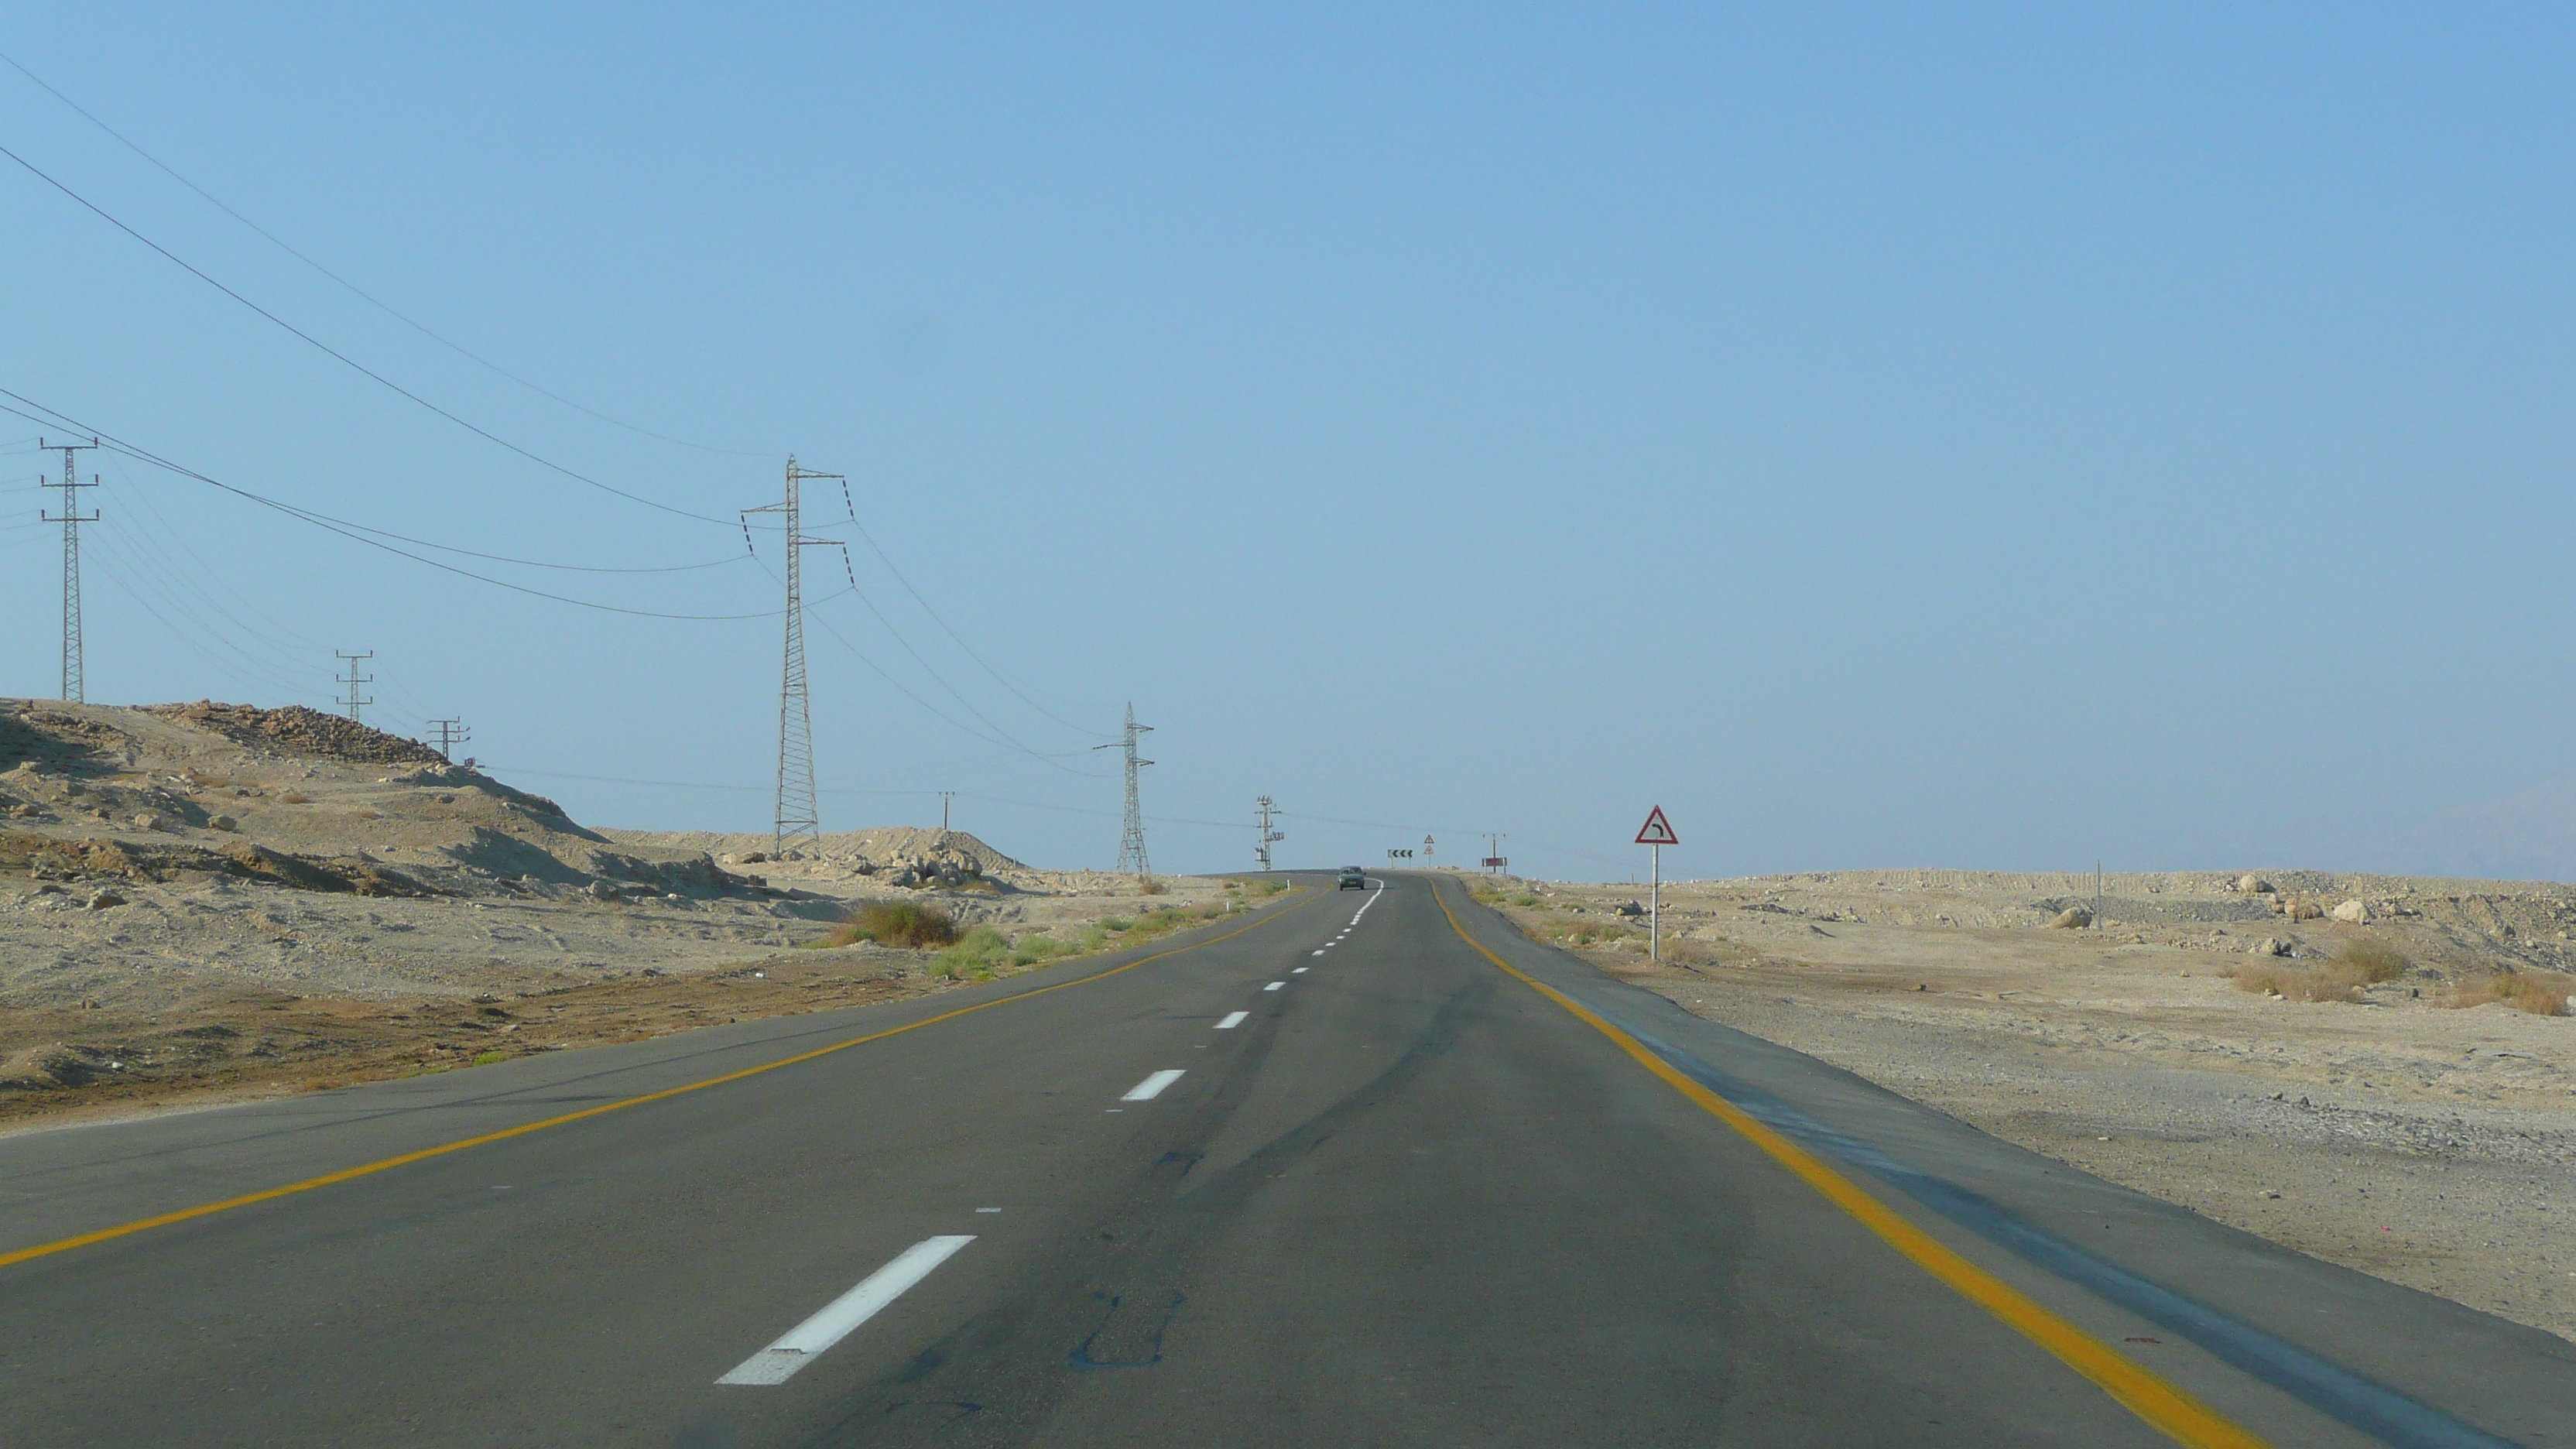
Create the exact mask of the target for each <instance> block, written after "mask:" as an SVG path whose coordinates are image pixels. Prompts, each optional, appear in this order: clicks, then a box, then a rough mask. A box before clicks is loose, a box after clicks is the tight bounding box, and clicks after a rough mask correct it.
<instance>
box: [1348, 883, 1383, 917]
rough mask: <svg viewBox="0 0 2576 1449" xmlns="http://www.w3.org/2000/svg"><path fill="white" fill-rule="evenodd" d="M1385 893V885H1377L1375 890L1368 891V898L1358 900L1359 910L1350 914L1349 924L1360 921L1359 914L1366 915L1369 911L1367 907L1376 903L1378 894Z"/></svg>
mask: <svg viewBox="0 0 2576 1449" xmlns="http://www.w3.org/2000/svg"><path fill="white" fill-rule="evenodd" d="M1385 894H1386V887H1385V886H1379V887H1378V888H1377V889H1376V890H1373V891H1370V892H1369V893H1368V899H1367V900H1364V901H1362V902H1360V908H1359V910H1357V911H1356V912H1354V913H1353V914H1352V916H1351V924H1352V925H1354V926H1356V925H1358V924H1359V923H1360V917H1361V916H1365V915H1367V914H1368V913H1369V907H1371V906H1373V905H1376V904H1377V898H1378V897H1379V896H1382V895H1385Z"/></svg>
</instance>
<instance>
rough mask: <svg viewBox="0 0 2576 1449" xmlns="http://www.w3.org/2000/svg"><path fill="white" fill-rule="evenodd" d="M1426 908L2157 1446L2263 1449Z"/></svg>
mask: <svg viewBox="0 0 2576 1449" xmlns="http://www.w3.org/2000/svg"><path fill="white" fill-rule="evenodd" d="M1655 813H1656V815H1657V816H1661V815H1662V814H1663V812H1662V811H1661V810H1657V811H1656V812H1655ZM1649 823H1651V822H1649ZM1666 829H1667V830H1669V829H1670V827H1669V826H1667V827H1666ZM1431 898H1432V899H1433V900H1434V901H1437V902H1438V903H1439V905H1440V914H1442V915H1444V916H1447V917H1448V918H1449V929H1451V930H1453V931H1455V932H1457V933H1458V939H1459V940H1462V941H1464V942H1466V943H1467V944H1468V945H1469V946H1472V947H1474V948H1475V950H1476V953H1477V954H1478V955H1480V956H1483V957H1484V958H1485V959H1486V960H1488V961H1491V962H1493V963H1494V965H1495V966H1496V967H1498V968H1499V969H1500V970H1501V971H1502V972H1503V973H1504V974H1505V975H1507V976H1510V977H1512V978H1513V979H1514V980H1517V981H1519V982H1520V983H1521V984H1522V985H1524V986H1527V987H1529V988H1530V989H1531V990H1533V991H1535V992H1537V993H1538V994H1540V995H1541V996H1544V997H1546V998H1547V999H1548V1000H1550V1001H1553V1002H1555V1003H1556V1004H1557V1005H1559V1006H1561V1007H1564V1008H1565V1009H1566V1010H1567V1011H1568V1012H1570V1013H1572V1014H1573V1016H1574V1018H1575V1019H1576V1020H1577V1021H1580V1022H1582V1023H1583V1024H1584V1025H1586V1026H1588V1027H1591V1028H1592V1029H1593V1030H1594V1031H1597V1032H1599V1033H1601V1034H1602V1035H1603V1036H1605V1037H1608V1038H1609V1039H1610V1040H1611V1042H1612V1043H1614V1044H1615V1045H1617V1046H1618V1048H1619V1049H1620V1050H1621V1051H1623V1052H1626V1053H1627V1054H1628V1055H1629V1056H1630V1057H1631V1058H1633V1059H1634V1060H1635V1061H1636V1063H1637V1064H1638V1065H1639V1066H1642V1067H1644V1068H1645V1069H1646V1070H1647V1071H1649V1072H1652V1073H1653V1074H1654V1075H1655V1076H1657V1077H1658V1078H1660V1079H1662V1081H1663V1082H1664V1084H1665V1085H1667V1086H1669V1087H1671V1088H1672V1089H1673V1090H1674V1091H1676V1092H1679V1093H1681V1094H1682V1095H1683V1096H1684V1097H1687V1098H1689V1099H1690V1101H1691V1104H1692V1105H1694V1106H1696V1107H1698V1108H1700V1109H1701V1110H1702V1111H1704V1112H1706V1113H1708V1114H1709V1115H1710V1116H1712V1117H1715V1118H1716V1119H1717V1120H1719V1121H1721V1122H1723V1123H1725V1124H1726V1125H1727V1126H1729V1127H1731V1128H1733V1129H1735V1131H1736V1132H1737V1134H1738V1135H1740V1136H1742V1137H1743V1138H1744V1139H1745V1140H1746V1141H1748V1142H1751V1143H1752V1144H1753V1145H1754V1146H1755V1147H1757V1148H1759V1149H1760V1150H1761V1151H1762V1153H1763V1154H1764V1155H1765V1156H1768V1157H1769V1158H1770V1159H1771V1160H1772V1161H1774V1162H1777V1163H1779V1164H1780V1165H1781V1166H1782V1167H1785V1168H1787V1169H1789V1171H1790V1172H1792V1173H1794V1174H1796V1176H1797V1177H1798V1179H1799V1180H1800V1181H1802V1182H1804V1183H1806V1184H1807V1185H1808V1186H1809V1187H1812V1188H1814V1189H1815V1190H1816V1191H1817V1193H1819V1194H1820V1195H1822V1196H1823V1197H1824V1199H1825V1200H1826V1201H1827V1202H1830V1203H1832V1204H1833V1205H1834V1206H1836V1207H1838V1208H1841V1209H1842V1210H1843V1211H1844V1212H1846V1213H1848V1214H1850V1215H1851V1217H1852V1218H1853V1219H1854V1220H1856V1221H1857V1222H1859V1223H1860V1225H1861V1226H1862V1227H1864V1228H1867V1229H1869V1231H1870V1232H1871V1233H1873V1234H1875V1235H1876V1236H1877V1237H1878V1239H1879V1240H1880V1241H1881V1242H1884V1243H1886V1244H1887V1245H1888V1246H1889V1247H1891V1248H1894V1249H1895V1250H1896V1251H1898V1252H1899V1253H1902V1254H1904V1255H1905V1256H1906V1258H1908V1259H1909V1260H1911V1261H1912V1262H1913V1263H1914V1265H1915V1266H1916V1267H1918V1268H1921V1269H1922V1270H1923V1271H1924V1272H1926V1273H1929V1274H1931V1275H1932V1276H1933V1277H1934V1278H1936V1279H1939V1280H1940V1281H1941V1283H1942V1284H1943V1285H1944V1286H1946V1287H1948V1288H1949V1289H1951V1290H1952V1291H1953V1292H1955V1293H1957V1294H1958V1295H1959V1296H1960V1297H1962V1298H1965V1299H1967V1300H1968V1301H1969V1302H1971V1303H1974V1304H1976V1305H1977V1306H1978V1307H1980V1308H1983V1309H1984V1310H1986V1311H1987V1312H1988V1313H1991V1314H1993V1315H1994V1316H1995V1317H1997V1318H1999V1319H2001V1320H2003V1322H2004V1325H2005V1326H2006V1327H2008V1328H2010V1329H2012V1330H2013V1331H2014V1332H2016V1333H2018V1334H2020V1335H2021V1336H2022V1337H2024V1338H2027V1339H2029V1340H2030V1341H2031V1342H2032V1343H2035V1344H2037V1345H2038V1346H2039V1347H2041V1348H2043V1349H2045V1350H2047V1351H2048V1352H2049V1353H2050V1354H2051V1355H2053V1356H2054V1357H2056V1359H2057V1360H2058V1361H2059V1362H2061V1363H2063V1364H2065V1365H2066V1366H2067V1367H2068V1368H2071V1369H2073V1370H2075V1371H2076V1372H2077V1373H2079V1374H2082V1375H2083V1376H2084V1377H2086V1378H2088V1379H2090V1380H2092V1381H2093V1383H2094V1384H2095V1386H2096V1387H2098V1388H2100V1389H2101V1390H2102V1391H2103V1392H2104V1393H2106V1394H2109V1395H2110V1396H2111V1398H2112V1400H2113V1401H2114V1402H2116V1403H2118V1404H2119V1405H2120V1407H2122V1408H2124V1409H2127V1410H2128V1411H2129V1412H2130V1413H2132V1414H2135V1415H2137V1416H2138V1417H2139V1418H2140V1419H2143V1420H2145V1421H2146V1422H2147V1424H2148V1425H2149V1426H2151V1427H2153V1428H2154V1429H2155V1430H2156V1431H2157V1432H2159V1433H2161V1434H2163V1435H2164V1436H2165V1437H2166V1438H2169V1439H2171V1440H2173V1441H2174V1442H2175V1443H2177V1444H2181V1445H2184V1446H2185V1449H2271V1445H2270V1444H2269V1443H2268V1442H2267V1441H2266V1440H2264V1439H2262V1438H2260V1437H2258V1436H2256V1435H2255V1434H2253V1433H2251V1432H2250V1431H2248V1430H2246V1429H2244V1428H2241V1427H2239V1426H2238V1425H2237V1424H2235V1423H2234V1422H2232V1421H2230V1420H2228V1419H2227V1418H2225V1417H2223V1416H2222V1415H2220V1414H2219V1413H2218V1411H2217V1410H2215V1409H2212V1408H2210V1407H2209V1406H2208V1405H2206V1404H2203V1403H2202V1402H2200V1401H2199V1400H2198V1399H2195V1398H2193V1397H2192V1396H2191V1395H2189V1394H2187V1393H2185V1392H2183V1391H2182V1390H2181V1389H2179V1388H2177V1387H2175V1386H2174V1385H2172V1384H2169V1383H2167V1382H2165V1381H2164V1380H2163V1379H2161V1378H2158V1377H2157V1376H2156V1375H2155V1374H2153V1373H2150V1372H2149V1371H2147V1370H2146V1369H2145V1368H2143V1367H2141V1366H2140V1365H2138V1364H2136V1363H2134V1362H2132V1361H2131V1360H2130V1359H2128V1358H2127V1357H2126V1356H2125V1355H2123V1354H2121V1353H2120V1352H2119V1350H2117V1349H2114V1348H2112V1347H2111V1346H2110V1345H2109V1344H2107V1343H2104V1342H2103V1341H2102V1340H2100V1339H2098V1338H2095V1337H2094V1336H2093V1335H2091V1334H2089V1333H2086V1332H2085V1331H2084V1330H2083V1329H2080V1328H2078V1327H2076V1326H2075V1325H2074V1324H2072V1323H2069V1322H2067V1321H2066V1320H2065V1319H2063V1318H2060V1317H2058V1316H2057V1315H2056V1314H2054V1313H2051V1312H2049V1311H2048V1310H2047V1309H2046V1308H2043V1307H2041V1306H2040V1305H2039V1304H2038V1303H2037V1302H2035V1301H2033V1300H2032V1299H2031V1298H2030V1297H2029V1296H2028V1295H2026V1294H2024V1293H2023V1292H2022V1291H2021V1290H2020V1289H2017V1288H2015V1287H2013V1286H2012V1285H2011V1284H2009V1283H2006V1282H2005V1281H2003V1280H2002V1279H2001V1278H1998V1277H1996V1276H1995V1275H1994V1274H1992V1273H1989V1272H1987V1271H1986V1270H1985V1269H1983V1268H1980V1267H1978V1266H1977V1265H1976V1264H1974V1263H1972V1262H1970V1261H1968V1259H1967V1258H1966V1257H1965V1256H1963V1255H1962V1254H1960V1253H1959V1252H1958V1251H1957V1250H1956V1249H1953V1248H1952V1247H1950V1246H1949V1245H1948V1244H1946V1243H1944V1242H1942V1241H1941V1240H1940V1239H1938V1238H1936V1237H1933V1236H1932V1235H1931V1234H1930V1233H1927V1232H1925V1231H1923V1230H1922V1229H1921V1228H1918V1227H1916V1226H1915V1225H1914V1224H1912V1223H1910V1222H1908V1221H1906V1220H1905V1219H1904V1218H1903V1217H1900V1216H1898V1215H1897V1213H1896V1212H1895V1211H1894V1210H1893V1209H1891V1208H1889V1207H1888V1206H1887V1205H1886V1204H1885V1203H1882V1202H1880V1201H1879V1200H1878V1199H1877V1198H1874V1197H1872V1196H1870V1195H1869V1194H1868V1193H1867V1192H1864V1191H1862V1189H1861V1187H1860V1185H1859V1184H1858V1183H1855V1182H1853V1181H1852V1180H1851V1179H1850V1178H1847V1177H1845V1176H1843V1175H1842V1174H1841V1173H1839V1172H1836V1171H1835V1170H1834V1169H1833V1168H1832V1167H1830V1166H1828V1165H1826V1163H1825V1161H1824V1160H1823V1159H1822V1158H1819V1157H1817V1156H1816V1155H1815V1154H1814V1153H1811V1152H1809V1151H1807V1150H1806V1149H1805V1148H1803V1147H1800V1146H1799V1145H1798V1144H1796V1143H1795V1142H1792V1141H1790V1140H1789V1139H1788V1138H1786V1137H1783V1136H1781V1135H1780V1134H1779V1133H1777V1132H1775V1131H1773V1130H1771V1128H1769V1127H1768V1126H1765V1125H1764V1124H1763V1123H1762V1122H1761V1121H1759V1120H1757V1119H1756V1118H1754V1117H1753V1116H1752V1115H1751V1114H1749V1113H1747V1112H1746V1111H1745V1110H1744V1109H1743V1108H1741V1107H1738V1106H1736V1105H1735V1104H1734V1103H1733V1102H1730V1101H1728V1100H1726V1099H1725V1098H1724V1097H1721V1096H1719V1095H1718V1094H1717V1093H1715V1092H1712V1091H1710V1090H1709V1089H1708V1088H1707V1087H1705V1086H1702V1085H1701V1084H1699V1083H1698V1082H1695V1081H1692V1080H1691V1079H1690V1078H1689V1077H1686V1076H1684V1075H1682V1073H1681V1072H1680V1070H1679V1069H1677V1068H1675V1067H1674V1066H1673V1064H1672V1063H1670V1062H1668V1061H1665V1060H1664V1059H1663V1058H1662V1057H1660V1056H1657V1055H1656V1054H1655V1053H1654V1052H1653V1051H1652V1050H1651V1049H1649V1048H1648V1047H1647V1046H1646V1045H1645V1044H1644V1043H1642V1042H1640V1041H1638V1040H1637V1039H1636V1038H1635V1037H1632V1036H1630V1035H1628V1034H1627V1033H1626V1032H1624V1031H1621V1030H1620V1029H1619V1028H1617V1027H1615V1026H1613V1025H1611V1024H1610V1023H1609V1022H1608V1021H1606V1020H1604V1019H1603V1018H1602V1017H1601V1015H1600V1014H1599V1013H1598V1012H1595V1011H1593V1010H1592V1009H1591V1008H1589V1007H1587V1006H1585V1005H1583V1004H1582V1003H1581V1002H1578V1001H1576V1000H1575V999H1574V998H1573V997H1571V996H1568V995H1566V994H1565V993H1564V992H1562V991H1559V990H1557V989H1556V988H1555V987H1553V986H1550V985H1548V984H1547V983H1546V982H1544V981H1541V980H1539V979H1538V978H1537V977H1535V976H1532V975H1530V974H1529V973H1528V972H1526V971H1523V970H1521V969H1520V968H1519V967H1517V966H1514V965H1512V964H1511V963H1510V962H1508V961H1505V960H1504V959H1503V958H1502V957H1500V956H1497V955H1495V954H1494V953H1493V952H1492V951H1491V950H1490V949H1488V948H1487V947H1486V945H1485V943H1484V942H1482V941H1479V940H1477V939H1476V938H1475V937H1473V936H1470V935H1468V934H1467V928H1466V927H1465V926H1463V925H1460V924H1459V922H1458V917H1457V914H1456V913H1455V912H1453V911H1451V910H1450V909H1449V902H1448V901H1447V900H1446V899H1444V898H1443V897H1442V896H1441V895H1440V892H1439V888H1438V887H1437V886H1436V885H1435V886H1434V887H1433V889H1432V896H1431Z"/></svg>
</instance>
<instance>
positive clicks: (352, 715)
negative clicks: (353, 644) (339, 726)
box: [331, 649, 376, 723]
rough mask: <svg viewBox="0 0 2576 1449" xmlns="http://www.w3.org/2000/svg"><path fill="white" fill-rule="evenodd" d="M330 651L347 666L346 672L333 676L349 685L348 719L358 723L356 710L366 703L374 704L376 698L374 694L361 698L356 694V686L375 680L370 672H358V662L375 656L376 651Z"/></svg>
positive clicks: (366, 704)
mask: <svg viewBox="0 0 2576 1449" xmlns="http://www.w3.org/2000/svg"><path fill="white" fill-rule="evenodd" d="M331 652H332V654H333V655H334V656H335V657H337V658H339V659H340V660H342V661H344V662H345V663H347V664H348V666H349V672H348V673H346V674H342V675H336V676H334V678H336V679H337V680H338V681H339V682H340V683H342V684H345V685H347V686H349V698H348V701H347V706H348V710H349V719H350V721H351V722H352V723H360V722H361V721H359V719H358V711H359V710H361V709H363V708H365V707H366V706H368V705H371V704H374V703H375V702H376V700H375V696H374V695H367V696H364V697H363V698H362V697H361V696H360V695H359V694H358V686H359V685H362V684H373V683H375V682H376V677H375V676H374V675H372V674H360V673H359V672H358V664H359V662H360V661H362V660H367V659H373V658H375V657H376V651H374V650H373V649H370V650H368V651H367V652H366V653H364V654H351V653H348V652H346V651H344V650H339V649H334V650H332V651H331Z"/></svg>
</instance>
